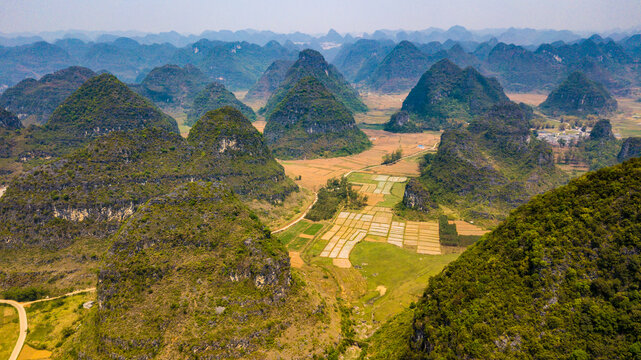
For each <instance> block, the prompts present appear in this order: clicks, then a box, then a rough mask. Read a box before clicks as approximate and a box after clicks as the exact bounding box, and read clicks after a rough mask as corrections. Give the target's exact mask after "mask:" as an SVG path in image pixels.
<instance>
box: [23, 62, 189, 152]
mask: <svg viewBox="0 0 641 360" xmlns="http://www.w3.org/2000/svg"><path fill="white" fill-rule="evenodd" d="M151 127H158V128H162V129H166V130H169V131H173V132H176V133H178V125H177V124H176V121H175V120H174V119H172V118H171V117H169V116H167V115H165V114H164V113H162V112H161V111H160V110H158V109H157V108H156V107H155V106H154V105H153V104H152V103H151V102H149V101H148V100H146V99H144V98H143V97H141V96H140V95H138V94H136V93H134V92H133V91H131V90H130V89H129V88H128V87H127V86H126V85H125V84H123V83H122V82H120V81H119V80H118V79H116V77H115V76H113V75H109V74H103V75H99V76H96V77H94V78H91V79H90V80H88V81H87V82H85V83H84V84H83V85H82V86H81V87H80V88H79V89H78V90H76V91H75V92H74V93H73V94H72V95H71V96H69V97H68V98H67V99H66V100H65V101H64V102H63V103H62V104H61V105H60V106H59V107H58V108H57V109H56V110H55V111H54V112H53V114H52V115H51V118H50V119H49V121H48V122H47V124H46V125H45V126H44V127H43V128H42V129H39V130H38V131H36V132H35V133H34V136H33V137H34V139H33V141H32V142H33V143H35V145H42V147H43V148H44V149H46V150H48V151H50V152H52V153H53V154H61V153H65V152H67V151H70V150H72V149H75V148H79V147H81V146H82V145H83V144H86V143H87V142H89V141H91V139H93V138H95V137H98V136H102V135H105V134H108V133H110V132H112V131H129V130H135V129H144V128H151Z"/></svg>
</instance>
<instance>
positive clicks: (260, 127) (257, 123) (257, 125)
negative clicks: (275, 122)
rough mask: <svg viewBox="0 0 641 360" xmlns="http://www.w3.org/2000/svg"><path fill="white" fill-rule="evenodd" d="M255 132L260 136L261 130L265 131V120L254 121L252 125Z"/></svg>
mask: <svg viewBox="0 0 641 360" xmlns="http://www.w3.org/2000/svg"><path fill="white" fill-rule="evenodd" d="M252 124H253V125H254V127H255V128H256V130H258V132H260V133H261V134H262V132H263V130H265V125H267V121H265V120H256V121H254V122H253V123H252Z"/></svg>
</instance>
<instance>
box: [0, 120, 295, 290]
mask: <svg viewBox="0 0 641 360" xmlns="http://www.w3.org/2000/svg"><path fill="white" fill-rule="evenodd" d="M196 180H204V181H222V182H224V183H226V184H228V185H229V186H230V187H231V188H232V189H233V190H234V192H236V193H237V194H239V196H240V197H241V198H242V199H246V200H248V201H252V200H255V199H259V200H266V201H269V202H271V203H279V202H281V201H282V200H283V199H284V198H285V197H286V196H287V195H288V194H290V193H291V192H293V191H296V190H297V187H296V185H295V184H294V183H293V182H292V181H291V180H290V179H289V178H287V177H286V176H285V174H284V170H283V168H282V166H280V165H279V164H278V163H277V162H276V161H275V160H274V159H273V157H271V154H270V152H269V150H268V149H267V148H266V146H265V145H264V144H263V142H262V136H261V134H260V133H258V131H257V130H256V129H254V128H253V127H252V125H251V123H250V122H249V120H247V119H245V118H244V117H243V116H242V114H240V113H239V112H238V111H236V110H234V109H232V108H223V109H220V110H218V111H215V112H210V113H208V114H207V115H206V116H205V117H203V119H201V121H199V122H198V123H197V124H196V125H195V126H194V128H193V130H192V132H191V134H190V137H189V138H188V139H183V138H182V137H181V136H180V135H178V134H175V133H173V132H168V131H166V130H165V129H159V128H148V129H142V130H136V131H128V132H123V131H115V132H112V133H110V134H109V135H107V136H103V137H100V138H97V139H95V140H93V141H92V142H90V143H89V144H88V145H87V146H85V147H84V148H81V149H79V150H76V151H74V152H72V153H71V154H68V155H65V156H63V157H62V158H61V159H59V160H55V161H52V162H50V163H47V164H45V165H42V166H39V167H36V168H34V169H33V170H31V171H29V172H26V173H24V174H22V175H21V176H19V177H18V178H17V179H15V180H14V181H13V182H12V183H11V185H10V186H9V187H8V189H7V191H6V193H5V194H4V195H3V197H2V198H0V262H2V263H3V270H2V271H3V273H0V278H2V281H0V283H1V284H2V287H5V286H6V287H8V286H13V285H19V284H41V285H42V284H46V286H47V287H51V288H54V289H60V288H62V287H65V286H82V284H83V281H87V279H88V277H87V276H88V271H89V270H90V268H91V267H92V266H94V265H95V262H96V261H97V260H98V258H97V255H99V254H102V252H104V251H105V250H106V248H105V246H107V244H108V243H107V238H108V236H109V235H111V234H113V232H114V231H116V229H117V228H118V226H120V224H122V222H123V221H124V220H126V219H127V218H128V216H130V215H131V214H132V213H133V212H134V211H135V210H136V209H137V208H138V207H139V206H140V205H141V204H143V203H144V202H146V201H147V200H149V199H150V198H153V197H156V196H160V195H162V194H165V193H167V192H169V191H170V190H171V189H172V188H174V187H176V186H178V185H180V184H183V183H187V182H190V181H196ZM25 254H29V256H25ZM92 254H93V255H92ZM34 258H37V259H40V260H41V261H43V262H40V261H38V262H34V261H32V260H33V259H34ZM29 259H31V260H29ZM42 264H50V265H51V264H53V265H51V266H52V267H47V269H48V270H46V271H43V265H42ZM54 265H55V266H54Z"/></svg>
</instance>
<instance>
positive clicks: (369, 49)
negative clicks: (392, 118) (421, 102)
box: [332, 39, 420, 89]
mask: <svg viewBox="0 0 641 360" xmlns="http://www.w3.org/2000/svg"><path fill="white" fill-rule="evenodd" d="M395 45H396V44H394V42H393V41H391V40H387V41H380V40H373V39H359V40H357V41H356V42H355V43H353V44H349V43H347V44H343V46H341V49H340V51H339V52H338V54H337V55H336V57H335V58H334V60H332V64H335V65H336V67H337V68H338V70H340V72H341V73H342V74H343V75H345V78H346V79H347V80H349V81H350V82H352V83H360V82H362V81H363V80H365V79H366V78H367V77H369V75H370V74H371V73H372V72H373V71H374V70H376V68H377V67H378V65H379V64H380V63H381V62H382V61H383V59H384V58H385V57H386V56H387V54H388V53H389V52H390V50H392V49H393V48H394V46H395ZM419 76H420V74H419ZM417 79H418V77H417ZM412 85H413V84H412ZM410 86H411V85H410ZM408 89H409V88H408Z"/></svg>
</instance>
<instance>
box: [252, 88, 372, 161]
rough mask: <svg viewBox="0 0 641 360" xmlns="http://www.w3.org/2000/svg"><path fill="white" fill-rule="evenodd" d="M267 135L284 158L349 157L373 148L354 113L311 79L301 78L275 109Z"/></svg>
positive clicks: (277, 155) (269, 143)
mask: <svg viewBox="0 0 641 360" xmlns="http://www.w3.org/2000/svg"><path fill="white" fill-rule="evenodd" d="M264 134H265V139H266V142H267V144H268V146H269V147H270V149H271V150H272V152H273V153H274V155H275V156H276V157H278V158H282V159H292V158H293V159H304V158H316V157H335V156H345V155H349V154H355V153H358V152H361V151H363V150H365V149H366V148H368V147H369V146H370V142H369V140H368V139H367V136H366V135H365V134H364V133H363V132H362V131H361V130H360V129H359V128H358V127H356V122H355V121H354V117H353V116H352V114H351V113H350V111H349V110H348V109H347V108H346V107H345V106H344V105H343V104H342V103H341V102H340V101H338V99H337V98H336V97H335V96H334V95H332V94H331V93H330V92H329V91H328V89H327V88H326V87H325V86H323V84H322V83H321V82H320V81H319V80H317V79H316V78H314V77H311V76H309V77H305V78H303V79H301V80H300V81H299V82H298V83H297V84H296V86H294V87H293V88H292V89H291V90H290V91H289V92H288V93H287V94H286V95H285V97H284V98H283V100H282V101H281V102H280V103H279V104H278V105H277V106H276V107H275V108H274V111H273V112H272V113H271V115H270V116H269V117H268V119H267V125H266V126H265V131H264Z"/></svg>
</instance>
